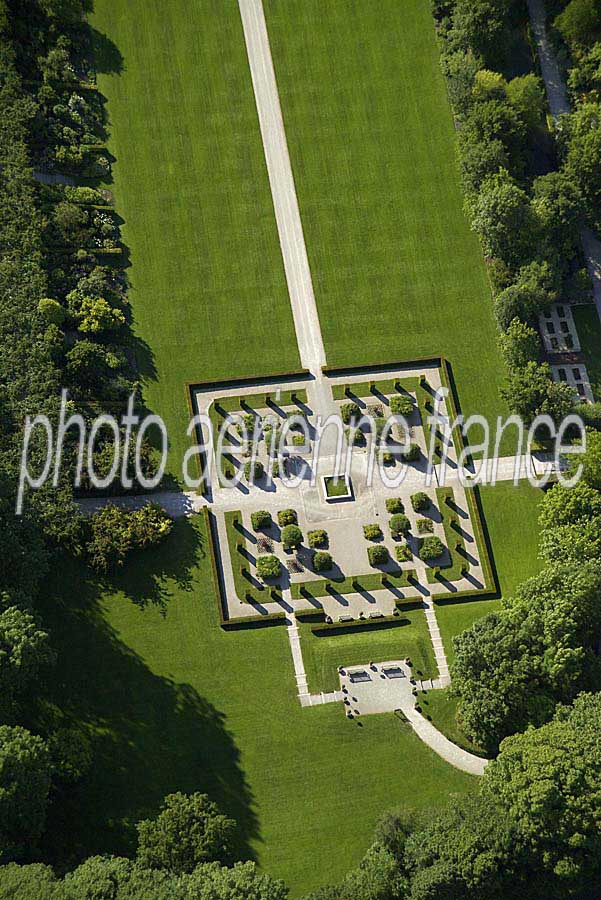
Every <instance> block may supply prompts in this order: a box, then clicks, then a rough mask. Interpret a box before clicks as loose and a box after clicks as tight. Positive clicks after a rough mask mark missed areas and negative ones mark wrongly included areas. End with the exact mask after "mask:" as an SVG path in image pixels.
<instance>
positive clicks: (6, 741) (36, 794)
mask: <svg viewBox="0 0 601 900" xmlns="http://www.w3.org/2000/svg"><path fill="white" fill-rule="evenodd" d="M49 791H50V757H49V753H48V748H47V747H46V745H45V743H44V741H43V740H42V738H40V737H38V736H37V735H34V734H31V733H30V732H29V731H27V729H25V728H21V727H20V726H15V727H9V726H8V725H0V860H2V861H4V862H7V861H9V860H11V859H18V858H20V857H21V856H22V854H23V852H24V848H25V847H27V846H29V847H32V846H33V844H34V843H35V842H36V841H37V840H38V838H39V837H40V835H41V833H42V831H43V828H44V823H45V819H46V806H47V803H48V794H49Z"/></svg>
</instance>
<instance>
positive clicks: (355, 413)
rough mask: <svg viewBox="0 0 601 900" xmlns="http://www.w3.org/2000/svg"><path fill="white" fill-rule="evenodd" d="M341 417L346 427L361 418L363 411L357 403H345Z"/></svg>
mask: <svg viewBox="0 0 601 900" xmlns="http://www.w3.org/2000/svg"><path fill="white" fill-rule="evenodd" d="M340 415H341V417H342V421H343V422H344V424H345V425H351V424H353V423H354V422H356V421H357V420H358V419H360V418H361V409H360V408H359V405H358V404H357V403H355V402H351V403H343V404H342V406H341V407H340Z"/></svg>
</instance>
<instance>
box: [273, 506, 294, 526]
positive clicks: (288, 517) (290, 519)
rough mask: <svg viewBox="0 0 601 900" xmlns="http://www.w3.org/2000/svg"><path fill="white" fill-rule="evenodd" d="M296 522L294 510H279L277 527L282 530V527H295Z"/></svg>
mask: <svg viewBox="0 0 601 900" xmlns="http://www.w3.org/2000/svg"><path fill="white" fill-rule="evenodd" d="M297 522H298V518H297V515H296V510H294V509H281V510H280V511H279V512H278V525H279V526H280V527H281V528H283V527H284V525H296V523H297Z"/></svg>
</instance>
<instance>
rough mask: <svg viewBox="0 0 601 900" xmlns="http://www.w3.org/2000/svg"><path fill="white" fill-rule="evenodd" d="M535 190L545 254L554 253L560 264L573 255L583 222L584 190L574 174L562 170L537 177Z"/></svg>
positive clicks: (534, 204)
mask: <svg viewBox="0 0 601 900" xmlns="http://www.w3.org/2000/svg"><path fill="white" fill-rule="evenodd" d="M533 192H534V199H533V201H532V206H533V209H534V211H535V213H536V216H537V218H538V220H539V222H540V225H541V231H542V238H543V251H544V254H545V256H548V257H551V256H554V259H555V263H556V265H561V263H562V262H563V261H564V260H569V259H571V257H572V256H573V254H574V250H575V247H576V242H577V240H578V232H579V229H580V227H581V226H582V224H583V211H584V207H583V197H582V191H581V190H580V187H579V186H578V183H577V182H576V181H575V180H574V178H573V176H570V174H569V173H568V172H566V171H565V170H562V171H559V172H549V173H548V174H547V175H540V176H539V177H538V178H535V180H534V183H533Z"/></svg>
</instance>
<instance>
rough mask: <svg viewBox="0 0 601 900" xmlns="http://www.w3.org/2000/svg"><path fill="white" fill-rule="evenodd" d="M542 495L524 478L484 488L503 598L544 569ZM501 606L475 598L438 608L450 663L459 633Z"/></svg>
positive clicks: (484, 498) (485, 512)
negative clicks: (540, 544)
mask: <svg viewBox="0 0 601 900" xmlns="http://www.w3.org/2000/svg"><path fill="white" fill-rule="evenodd" d="M542 496H543V493H542V491H541V490H540V489H539V488H534V487H532V485H531V484H530V483H529V482H528V481H521V482H520V483H519V484H518V485H517V486H514V485H513V484H512V483H511V482H499V483H498V484H496V485H494V486H493V485H487V486H484V487H481V488H480V497H481V500H482V510H483V512H484V516H485V520H486V527H487V529H488V535H489V538H490V542H491V544H492V548H493V560H494V564H495V566H496V569H497V575H498V579H499V588H500V592H501V596H502V597H510V596H511V595H512V593H513V592H514V591H515V589H516V587H517V586H518V585H519V584H521V582H523V581H526V579H527V578H531V577H532V576H533V575H536V574H537V573H538V572H539V571H540V570H541V568H542V562H541V560H539V559H538V536H539V526H538V511H539V505H540V502H541V499H542ZM499 607H500V600H473V601H467V602H463V603H450V604H441V605H439V606H437V607H436V617H437V619H438V625H439V628H440V633H441V636H442V640H443V643H444V647H445V652H446V654H447V659H448V660H449V662H452V660H453V658H454V655H455V654H454V650H453V638H454V637H455V635H456V634H459V633H460V632H461V631H465V630H466V628H470V627H471V626H472V625H473V623H474V622H475V621H476V619H480V618H481V617H482V616H485V615H486V614H487V613H489V612H495V611H496V610H498V609H499Z"/></svg>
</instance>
